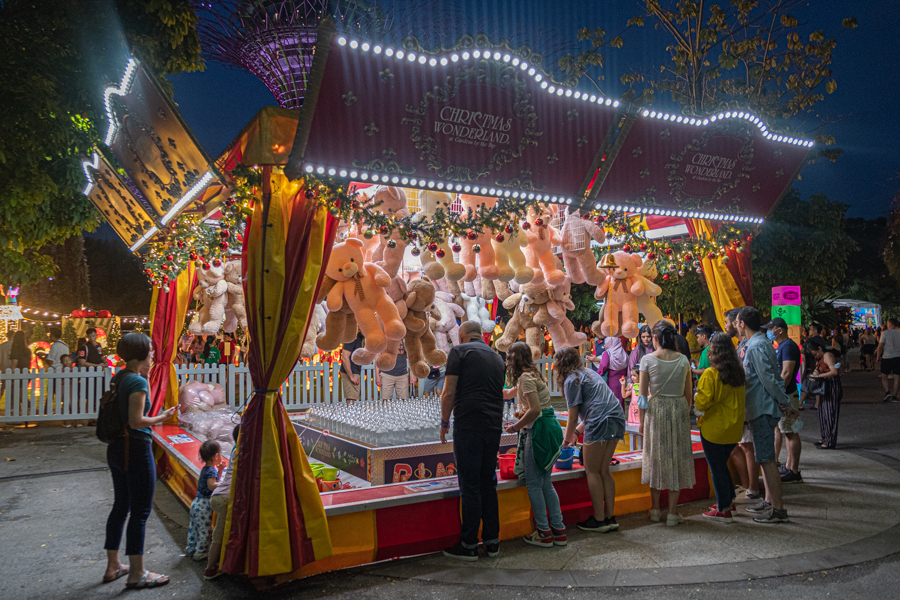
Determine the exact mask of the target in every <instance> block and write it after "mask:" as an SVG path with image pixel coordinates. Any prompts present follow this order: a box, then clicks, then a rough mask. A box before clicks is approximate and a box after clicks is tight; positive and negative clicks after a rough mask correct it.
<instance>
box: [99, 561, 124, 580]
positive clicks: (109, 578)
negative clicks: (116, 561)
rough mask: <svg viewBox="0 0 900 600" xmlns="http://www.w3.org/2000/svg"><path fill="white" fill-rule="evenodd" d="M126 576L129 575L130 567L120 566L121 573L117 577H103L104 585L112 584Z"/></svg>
mask: <svg viewBox="0 0 900 600" xmlns="http://www.w3.org/2000/svg"><path fill="white" fill-rule="evenodd" d="M124 575H128V567H125V566H122V565H119V571H118V572H117V573H116V574H115V575H113V576H112V577H107V576H106V575H104V576H103V583H112V582H113V581H115V580H116V579H118V578H119V577H122V576H124Z"/></svg>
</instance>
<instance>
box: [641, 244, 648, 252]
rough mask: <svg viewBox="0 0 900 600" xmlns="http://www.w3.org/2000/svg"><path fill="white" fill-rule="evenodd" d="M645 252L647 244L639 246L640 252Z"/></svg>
mask: <svg viewBox="0 0 900 600" xmlns="http://www.w3.org/2000/svg"><path fill="white" fill-rule="evenodd" d="M646 251H647V244H641V252H646Z"/></svg>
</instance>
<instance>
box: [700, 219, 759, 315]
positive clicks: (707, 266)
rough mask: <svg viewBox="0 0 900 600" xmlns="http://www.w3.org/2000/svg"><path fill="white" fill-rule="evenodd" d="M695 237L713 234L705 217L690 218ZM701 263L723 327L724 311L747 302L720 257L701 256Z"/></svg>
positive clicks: (708, 236) (707, 236)
mask: <svg viewBox="0 0 900 600" xmlns="http://www.w3.org/2000/svg"><path fill="white" fill-rule="evenodd" d="M691 222H692V224H693V226H694V231H695V232H696V235H697V237H706V238H711V237H712V235H713V230H712V224H711V222H710V221H708V220H706V219H691ZM701 263H702V264H703V276H704V277H705V278H706V285H707V287H709V295H710V296H711V297H712V301H713V306H714V307H715V309H716V318H717V319H718V320H719V326H721V327H722V329H724V328H725V312H726V311H728V310H731V309H732V308H738V307H740V306H745V305H746V304H747V302H746V301H745V300H744V297H743V296H742V295H741V292H740V290H739V289H738V285H737V283H736V282H735V280H734V277H733V276H732V275H731V271H729V270H728V267H727V266H725V264H724V263H723V262H722V259H721V258H714V259H709V258H707V257H702V258H701Z"/></svg>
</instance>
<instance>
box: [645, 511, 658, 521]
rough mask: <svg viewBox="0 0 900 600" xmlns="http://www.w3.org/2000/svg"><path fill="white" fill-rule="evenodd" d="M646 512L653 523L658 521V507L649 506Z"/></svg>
mask: <svg viewBox="0 0 900 600" xmlns="http://www.w3.org/2000/svg"><path fill="white" fill-rule="evenodd" d="M647 514H649V515H650V520H651V521H653V522H654V523H659V509H654V508H651V509H650V510H649V511H648V512H647Z"/></svg>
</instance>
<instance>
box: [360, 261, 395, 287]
mask: <svg viewBox="0 0 900 600" xmlns="http://www.w3.org/2000/svg"><path fill="white" fill-rule="evenodd" d="M366 269H367V270H368V271H369V275H370V276H371V277H372V280H373V281H374V282H375V283H376V284H378V285H379V286H381V287H388V286H390V285H391V277H390V275H388V274H387V271H385V270H384V269H382V268H381V267H380V266H378V265H376V264H375V263H366Z"/></svg>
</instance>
